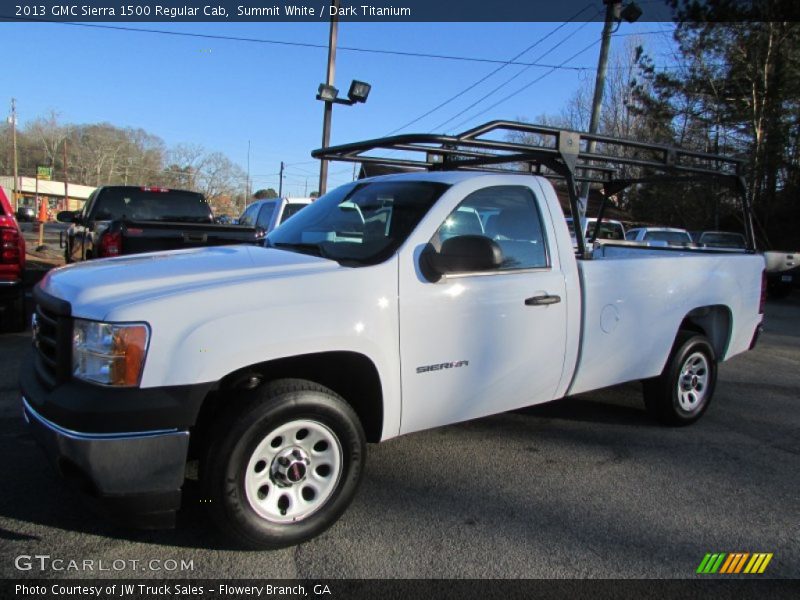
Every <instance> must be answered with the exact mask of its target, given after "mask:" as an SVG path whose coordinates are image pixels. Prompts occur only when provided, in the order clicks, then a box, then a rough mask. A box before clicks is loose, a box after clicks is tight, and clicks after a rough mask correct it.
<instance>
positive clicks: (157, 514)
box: [22, 396, 189, 527]
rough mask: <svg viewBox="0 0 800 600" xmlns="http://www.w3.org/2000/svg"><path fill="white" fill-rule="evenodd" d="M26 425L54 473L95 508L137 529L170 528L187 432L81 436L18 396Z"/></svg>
mask: <svg viewBox="0 0 800 600" xmlns="http://www.w3.org/2000/svg"><path fill="white" fill-rule="evenodd" d="M22 407H23V414H24V417H25V421H26V423H27V424H28V426H29V428H30V431H31V433H32V434H33V436H34V437H35V438H36V440H37V441H38V442H39V444H40V445H41V446H42V448H43V449H44V451H45V454H46V455H47V457H48V459H49V460H50V462H51V463H52V464H53V466H54V467H55V468H56V470H57V471H58V473H59V474H60V475H61V476H62V477H64V479H66V480H67V481H68V482H69V483H71V484H73V485H74V486H76V487H77V488H78V489H79V490H80V491H81V492H84V493H86V494H87V495H89V496H90V497H92V498H94V499H95V500H97V501H98V502H97V504H98V507H99V508H101V509H102V510H103V511H104V512H107V513H109V514H110V515H112V516H116V517H118V518H120V519H122V520H124V521H125V522H126V524H130V525H133V526H136V527H171V526H173V525H174V523H175V513H176V511H177V509H178V508H180V502H181V487H182V485H183V479H184V471H185V465H186V456H187V451H188V448H189V432H188V431H177V430H172V431H140V432H126V433H113V434H112V433H101V434H97V433H81V432H77V431H71V430H69V429H64V428H63V427H60V426H59V425H57V424H55V423H53V422H52V421H49V420H48V419H46V418H45V417H43V416H42V415H41V414H39V413H38V412H37V411H36V410H34V409H33V407H31V404H30V402H28V399H27V398H25V396H22Z"/></svg>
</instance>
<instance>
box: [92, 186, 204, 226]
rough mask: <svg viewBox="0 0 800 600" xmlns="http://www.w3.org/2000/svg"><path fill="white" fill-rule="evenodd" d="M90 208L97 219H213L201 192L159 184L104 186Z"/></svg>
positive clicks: (182, 220)
mask: <svg viewBox="0 0 800 600" xmlns="http://www.w3.org/2000/svg"><path fill="white" fill-rule="evenodd" d="M93 212H94V219H96V220H98V221H114V220H117V219H122V218H123V217H125V218H126V219H127V220H129V221H178V222H189V223H212V222H213V219H212V216H211V209H210V208H209V206H208V204H207V203H206V201H205V198H203V195H202V194H198V193H196V192H187V191H183V190H164V189H163V188H137V187H119V188H114V187H111V188H105V189H103V190H102V191H101V193H100V195H99V196H98V198H97V202H96V203H95V206H94V211H93Z"/></svg>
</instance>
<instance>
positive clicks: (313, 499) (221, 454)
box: [203, 379, 366, 549]
mask: <svg viewBox="0 0 800 600" xmlns="http://www.w3.org/2000/svg"><path fill="white" fill-rule="evenodd" d="M251 394H252V398H250V399H249V402H247V404H246V405H245V406H244V407H243V408H242V409H241V410H240V411H238V412H236V413H235V414H232V415H230V417H229V418H228V419H224V420H223V421H221V422H220V426H219V427H217V432H216V435H215V437H214V440H213V441H212V443H211V445H210V447H209V450H208V454H207V457H206V465H205V466H204V469H203V480H204V481H203V483H204V487H205V491H206V496H207V498H208V499H209V500H210V510H211V515H212V517H213V519H214V520H215V521H216V523H217V525H218V526H219V527H220V529H221V530H222V531H223V532H225V533H226V534H228V535H229V536H230V537H232V538H234V539H235V541H237V542H239V543H241V544H243V545H244V546H247V547H249V548H255V549H273V548H281V547H284V546H291V545H294V544H298V543H300V542H303V541H305V540H308V539H310V538H312V537H315V536H317V535H319V534H320V533H322V532H323V531H325V530H326V529H327V528H328V527H330V526H331V525H332V524H333V523H334V522H335V521H336V520H337V519H338V518H339V517H340V516H341V514H342V513H343V512H344V511H345V509H346V508H347V506H348V505H349V504H350V502H351V500H352V499H353V496H354V495H355V492H356V490H357V488H358V485H359V483H360V480H361V474H362V471H363V465H364V459H365V456H366V442H365V437H364V432H363V429H362V427H361V423H360V421H359V420H358V417H357V415H356V414H355V412H354V411H353V409H352V408H351V407H350V405H348V404H347V403H346V402H345V401H344V400H343V399H342V398H341V397H340V396H338V395H337V394H335V393H334V392H332V391H331V390H329V389H327V388H325V387H323V386H320V385H317V384H315V383H311V382H308V381H303V380H291V379H286V380H281V381H276V382H273V383H270V384H267V385H265V386H264V387H263V389H260V390H257V391H256V392H251Z"/></svg>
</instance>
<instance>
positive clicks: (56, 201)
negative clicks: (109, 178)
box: [0, 175, 96, 212]
mask: <svg viewBox="0 0 800 600" xmlns="http://www.w3.org/2000/svg"><path fill="white" fill-rule="evenodd" d="M0 187H3V188H4V190H5V192H6V196H8V198H9V199H11V198H12V197H13V196H12V190H13V189H14V177H13V176H10V175H4V176H0ZM36 189H37V188H36V178H35V177H20V178H19V185H17V191H18V192H19V194H20V198H19V205H20V206H34V204H35V200H36ZM38 189H39V197H40V198H45V199H46V200H47V204H48V208H49V209H50V210H51V211H53V212H57V211H59V210H80V209H82V208H83V205H84V203H85V202H86V200H87V198H89V194H91V193H92V192H93V191H94V190H95V189H96V188H94V187H92V186H89V185H78V184H76V183H68V184H67V189H68V191H69V198H65V197H64V182H63V181H45V180H42V179H40V180H39V188H38ZM34 208H35V206H34Z"/></svg>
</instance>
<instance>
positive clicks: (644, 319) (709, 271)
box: [569, 244, 764, 394]
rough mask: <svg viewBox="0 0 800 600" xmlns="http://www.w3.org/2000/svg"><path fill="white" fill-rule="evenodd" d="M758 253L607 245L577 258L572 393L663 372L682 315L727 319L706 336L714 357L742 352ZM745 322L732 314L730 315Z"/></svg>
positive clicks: (750, 324)
mask: <svg viewBox="0 0 800 600" xmlns="http://www.w3.org/2000/svg"><path fill="white" fill-rule="evenodd" d="M763 269H764V258H763V256H760V255H756V254H752V253H744V252H742V253H736V254H732V253H730V252H716V251H713V250H711V251H710V250H702V249H672V248H653V247H644V246H634V245H625V244H620V245H616V244H613V245H612V244H605V245H602V246H600V247H599V248H598V249H597V250H595V253H594V257H593V259H592V260H580V261H578V272H579V276H580V281H581V288H582V290H583V297H582V305H581V313H582V318H581V322H582V326H583V331H582V332H581V346H580V348H579V354H578V363H577V368H576V370H575V372H576V375H575V377H574V379H573V382H572V384H571V386H570V388H569V393H570V394H576V393H580V392H584V391H588V390H592V389H597V388H602V387H606V386H610V385H615V384H618V383H622V382H624V381H632V380H637V379H646V378H649V377H654V376H656V375H658V374H659V373H661V371H662V369H663V368H664V364H665V361H666V358H667V357H668V356H669V351H670V345H671V344H672V340H673V339H674V337H675V331H677V330H678V328H679V326H680V324H681V322H682V320H683V319H684V317H685V316H686V315H687V314H688V313H689V312H690V311H692V310H693V309H695V308H697V307H698V306H703V307H713V308H711V309H708V310H705V312H706V313H707V314H706V315H702V316H701V317H702V318H708V319H723V320H727V323H726V324H727V327H723V328H721V329H722V330H723V331H728V332H729V335H728V336H727V337H726V338H724V339H723V338H721V339H716V340H711V341H712V345H713V346H714V348H715V351H716V352H717V355H718V358H719V360H725V359H727V358H730V357H731V356H733V355H735V354H738V353H740V352H743V351H745V350H747V349H748V348H749V346H750V343H751V340H752V337H753V332H754V330H755V328H756V326H757V325H758V323H759V321H760V318H761V317H760V315H759V312H758V307H759V302H760V295H759V290H760V289H761V282H760V278H761V273H762V271H763ZM732 314H733V315H737V316H740V317H741V318H746V321H743V320H733V319H732V318H731V315H732Z"/></svg>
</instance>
